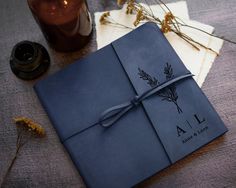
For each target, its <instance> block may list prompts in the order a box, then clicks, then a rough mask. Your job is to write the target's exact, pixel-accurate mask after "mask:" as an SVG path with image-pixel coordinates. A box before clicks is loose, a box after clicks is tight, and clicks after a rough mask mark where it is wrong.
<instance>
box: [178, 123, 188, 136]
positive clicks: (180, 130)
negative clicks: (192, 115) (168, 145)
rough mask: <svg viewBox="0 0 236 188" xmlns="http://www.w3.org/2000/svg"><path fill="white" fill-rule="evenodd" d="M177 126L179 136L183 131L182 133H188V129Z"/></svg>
mask: <svg viewBox="0 0 236 188" xmlns="http://www.w3.org/2000/svg"><path fill="white" fill-rule="evenodd" d="M176 128H177V133H178V137H180V136H181V133H182V134H184V133H186V131H185V130H183V129H181V128H180V127H179V126H176Z"/></svg>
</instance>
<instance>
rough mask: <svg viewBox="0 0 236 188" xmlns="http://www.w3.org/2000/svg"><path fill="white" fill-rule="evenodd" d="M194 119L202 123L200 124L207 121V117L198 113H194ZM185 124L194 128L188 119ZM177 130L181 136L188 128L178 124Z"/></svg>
mask: <svg viewBox="0 0 236 188" xmlns="http://www.w3.org/2000/svg"><path fill="white" fill-rule="evenodd" d="M193 120H194V122H196V123H197V125H200V124H202V123H203V122H205V121H206V119H205V118H202V117H200V116H199V115H197V114H194V115H193ZM184 124H185V125H187V126H189V127H190V128H191V129H192V125H191V124H190V122H189V121H188V120H186V122H185V123H184ZM176 131H177V135H178V137H180V136H182V135H183V134H185V133H187V130H185V128H183V126H179V125H177V126H176Z"/></svg>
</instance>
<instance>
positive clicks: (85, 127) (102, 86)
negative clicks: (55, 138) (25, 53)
mask: <svg viewBox="0 0 236 188" xmlns="http://www.w3.org/2000/svg"><path fill="white" fill-rule="evenodd" d="M186 53H188V52H186ZM35 90H36V93H37V95H38V97H39V99H40V101H41V103H42V105H43V107H44V109H45V110H46V112H47V114H48V116H49V118H50V119H51V122H52V124H53V126H54V127H55V129H56V131H57V133H58V135H59V138H60V140H61V142H62V143H63V145H64V146H65V148H66V149H67V151H68V153H69V154H70V156H71V159H72V160H73V162H74V164H75V166H76V167H77V169H78V170H79V172H80V174H81V176H82V178H83V179H84V182H85V184H86V185H87V186H88V187H92V188H111V187H112V188H126V187H132V186H134V185H136V184H138V183H139V182H141V181H143V180H145V179H147V178H149V177H150V176H152V175H154V174H155V173H157V172H158V171H160V170H162V169H164V168H166V167H168V166H170V165H171V164H173V163H175V162H176V161H178V160H180V159H181V158H183V157H185V156H186V155H188V154H190V153H192V152H194V151H195V150H197V149H198V148H200V147H202V146H203V145H205V144H207V143H209V142H210V141H212V140H213V139H215V138H217V137H219V136H220V135H222V134H223V133H225V132H226V131H227V128H226V127H225V125H224V123H223V122H222V120H221V119H220V117H219V116H218V114H217V113H216V111H215V110H214V108H213V107H212V105H211V104H210V102H209V101H208V99H207V98H206V96H205V95H204V93H203V92H202V90H201V89H200V88H199V87H198V85H197V84H196V82H195V81H194V79H193V75H192V74H191V73H190V72H189V71H188V70H187V69H186V67H185V66H184V64H183V63H182V62H181V60H180V58H179V57H178V56H177V54H176V53H175V51H174V50H173V48H172V47H171V46H170V44H169V43H168V41H167V39H166V38H165V36H164V35H163V34H162V32H161V31H160V30H159V28H158V27H157V26H156V25H155V24H153V23H146V24H144V25H143V26H140V27H139V28H137V29H136V30H134V31H132V32H130V33H129V34H127V35H125V36H124V37H122V38H120V39H118V40H116V41H114V42H113V43H111V44H110V45H108V46H106V47H104V48H102V49H100V50H98V51H96V52H95V53H92V54H90V55H89V56H87V57H86V58H84V59H82V60H79V61H78V62H75V63H73V64H71V65H69V66H68V67H66V68H65V69H63V70H61V71H59V72H57V73H56V74H54V75H51V76H49V77H48V78H46V79H44V80H41V81H39V82H38V83H37V84H36V85H35Z"/></svg>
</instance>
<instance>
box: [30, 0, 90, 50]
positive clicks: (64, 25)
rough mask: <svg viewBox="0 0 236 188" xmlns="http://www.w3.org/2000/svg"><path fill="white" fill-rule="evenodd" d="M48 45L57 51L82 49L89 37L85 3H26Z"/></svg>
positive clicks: (50, 0)
mask: <svg viewBox="0 0 236 188" xmlns="http://www.w3.org/2000/svg"><path fill="white" fill-rule="evenodd" d="M28 4H29V7H30V9H31V12H32V14H33V16H34V18H35V20H36V21H37V23H38V24H39V26H40V28H41V30H42V32H43V34H44V36H45V38H46V40H47V41H48V44H49V45H50V46H51V47H52V48H54V49H55V50H57V51H62V52H69V51H75V50H78V49H80V48H82V47H83V46H84V45H85V44H87V43H88V41H89V39H90V36H91V33H92V21H91V16H90V13H89V10H88V6H87V1H86V0H28Z"/></svg>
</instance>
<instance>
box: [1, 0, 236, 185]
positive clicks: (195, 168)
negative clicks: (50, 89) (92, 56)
mask: <svg viewBox="0 0 236 188" xmlns="http://www.w3.org/2000/svg"><path fill="white" fill-rule="evenodd" d="M165 2H172V1H165ZM0 3H1V6H0V39H1V40H0V48H1V51H0V53H1V56H0V87H1V89H0V109H1V110H0V182H1V178H2V177H3V174H4V173H5V171H6V169H7V166H8V165H9V162H10V160H11V158H12V157H13V155H14V151H15V142H16V130H15V127H14V124H13V122H12V118H13V117H15V116H19V115H24V116H27V117H30V118H32V119H34V120H35V121H37V122H39V123H41V124H42V125H43V126H44V127H45V129H46V131H47V136H46V138H44V139H42V140H38V139H34V140H32V141H31V142H29V143H28V144H27V145H25V147H24V148H23V150H22V151H21V153H20V155H19V157H18V159H17V161H16V163H15V165H14V167H13V169H12V171H11V173H10V175H9V177H8V179H7V182H6V184H5V187H10V188H12V187H20V188H21V187H22V188H26V187H40V188H41V187H42V188H47V187H50V188H54V187H55V188H58V187H59V188H60V187H63V188H64V187H69V188H70V187H85V185H84V183H83V181H82V179H81V177H80V175H79V173H78V172H77V170H76V169H75V167H74V165H73V163H72V162H71V160H70V158H69V156H68V154H67V152H66V151H65V149H64V148H63V146H62V144H61V143H60V142H59V139H58V137H57V135H56V133H55V130H54V129H53V127H52V125H51V123H50V121H49V119H48V116H47V115H46V113H45V111H44V110H43V108H42V107H41V105H40V103H39V101H38V99H37V97H36V95H35V92H34V91H33V88H32V86H33V85H34V83H35V81H30V82H26V81H22V80H19V79H17V78H16V77H15V76H14V75H13V74H12V72H11V70H10V67H9V56H10V53H11V49H12V47H13V45H14V44H15V43H16V42H19V41H22V40H31V41H36V42H39V43H41V44H43V45H44V46H46V47H47V48H48V46H47V44H46V42H45V39H44V37H43V36H42V33H41V32H40V30H39V28H38V26H37V24H36V23H35V21H34V19H33V17H32V15H31V14H30V11H29V9H28V7H27V2H26V1H22V0H7V1H5V0H0ZM88 4H89V7H90V10H91V12H92V13H93V12H95V11H102V10H109V9H112V8H116V4H115V0H100V1H99V0H88ZM187 4H188V8H189V12H190V16H191V18H192V19H195V20H197V21H200V22H203V23H206V24H210V25H212V26H214V27H215V28H216V33H217V34H218V35H223V36H225V37H227V38H230V39H232V40H234V41H236V1H235V0H225V1H224V0H204V1H197V0H187ZM48 49H49V48H48ZM93 51H96V35H95V32H94V33H93V38H92V40H91V42H90V43H89V44H88V45H87V46H86V47H85V48H84V49H83V50H81V51H79V52H76V53H70V54H62V53H57V52H54V51H53V50H51V49H49V52H50V56H51V59H52V64H51V66H50V70H49V71H48V72H47V74H46V75H44V77H46V76H47V75H50V74H52V73H54V72H56V71H58V70H60V69H62V68H63V67H64V66H66V65H68V64H71V63H73V61H74V60H75V59H79V58H81V57H83V56H85V55H86V54H88V53H90V52H93ZM235 59H236V45H232V44H229V43H224V46H223V49H222V50H221V55H220V56H219V57H218V58H217V59H216V61H215V62H214V65H213V67H212V69H211V71H210V73H209V75H208V76H207V79H206V81H205V83H204V85H203V91H204V92H205V94H206V95H207V97H208V98H209V100H210V101H211V103H212V104H213V106H214V107H215V109H216V110H217V111H218V113H219V115H220V116H221V118H222V119H223V121H224V122H225V124H226V126H227V127H228V129H229V132H228V133H227V134H226V135H224V136H223V137H220V138H219V139H217V140H215V141H213V142H212V143H210V144H208V145H207V146H205V147H203V148H202V149H200V150H198V151H196V152H194V153H193V154H191V155H189V156H188V157H186V158H184V159H183V160H180V161H179V162H177V163H176V164H174V165H172V166H171V167H169V168H167V169H165V170H163V171H162V172H160V173H158V174H156V175H155V176H153V177H152V178H150V179H149V180H146V181H145V182H143V183H141V184H140V185H138V187H161V188H166V187H184V188H189V187H206V188H208V187H214V188H221V187H236V66H235ZM114 183H115V182H114Z"/></svg>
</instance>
